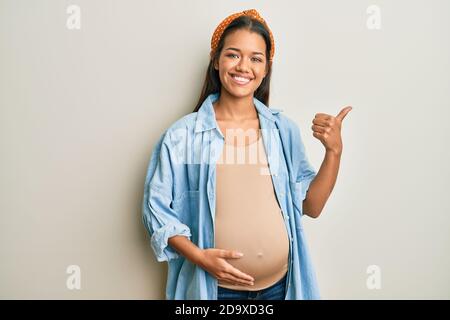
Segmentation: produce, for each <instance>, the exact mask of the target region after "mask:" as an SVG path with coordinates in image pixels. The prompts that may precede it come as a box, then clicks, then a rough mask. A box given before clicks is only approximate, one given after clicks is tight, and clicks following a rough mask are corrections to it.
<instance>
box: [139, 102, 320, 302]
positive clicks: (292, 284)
mask: <svg viewBox="0 0 450 320" xmlns="http://www.w3.org/2000/svg"><path fill="white" fill-rule="evenodd" d="M218 98H219V93H213V94H210V95H209V96H208V97H207V98H206V99H205V101H204V102H203V104H202V105H201V107H200V109H199V110H198V112H192V113H190V114H188V115H185V116H183V117H182V118H181V119H179V120H177V121H176V122H174V123H173V124H172V125H171V126H170V127H169V128H168V129H167V130H166V131H165V132H164V133H163V134H162V136H161V138H160V139H159V141H158V142H157V143H156V145H155V147H154V149H153V151H152V154H151V158H150V163H149V166H148V170H147V175H146V179H145V186H144V197H143V198H144V199H143V203H142V220H143V222H144V225H145V228H146V229H147V231H148V233H149V235H150V237H151V241H150V243H151V247H152V249H153V251H154V254H155V256H156V259H157V260H158V261H167V262H168V275H167V283H166V299H169V300H173V299H176V300H186V299H190V300H200V299H202V300H217V279H216V278H215V277H213V276H212V275H211V274H210V273H208V272H207V271H205V270H204V269H202V268H201V267H199V266H197V265H196V264H194V263H192V262H190V261H189V260H188V259H186V258H185V257H183V256H182V255H180V254H178V253H177V252H176V251H175V250H174V249H173V248H172V247H170V246H168V243H167V241H168V239H169V238H170V237H172V236H175V235H182V236H186V237H188V238H189V239H190V240H191V241H192V242H193V243H194V244H196V245H197V246H198V247H200V248H202V249H207V248H214V247H215V244H214V226H215V225H214V220H215V219H214V218H215V206H216V165H215V164H216V162H217V160H218V159H219V157H220V152H222V148H223V144H224V141H225V138H224V135H223V134H222V132H221V131H220V128H219V126H218V125H217V122H216V117H215V112H214V108H213V102H215V101H216V100H217V99H218ZM253 100H254V104H255V107H256V110H257V112H258V118H259V122H260V128H261V133H262V138H263V144H264V147H265V150H266V154H267V162H268V165H269V171H270V173H269V174H270V175H271V178H272V182H273V186H274V190H275V194H276V197H277V199H278V202H279V204H280V206H281V211H282V214H283V218H284V222H285V225H286V230H287V233H288V236H289V239H290V246H289V262H288V273H287V283H286V300H301V299H320V294H319V288H318V284H317V279H316V275H315V271H314V268H313V264H312V262H311V258H310V254H309V250H308V245H307V242H306V238H305V234H304V230H303V226H302V218H303V212H302V203H303V200H304V199H305V197H306V192H307V191H308V188H309V185H310V183H311V181H312V180H313V179H314V177H315V176H316V174H317V172H316V171H315V170H314V168H313V167H312V166H311V164H310V163H309V161H308V158H307V156H306V154H305V148H304V145H303V142H302V139H301V135H300V130H299V127H298V126H297V124H296V123H295V122H294V121H293V120H291V119H290V118H288V117H287V116H285V115H283V114H282V113H281V112H282V110H279V109H273V108H268V107H267V106H266V105H265V104H263V103H262V102H261V101H259V100H258V99H256V98H253ZM221 249H228V248H221Z"/></svg>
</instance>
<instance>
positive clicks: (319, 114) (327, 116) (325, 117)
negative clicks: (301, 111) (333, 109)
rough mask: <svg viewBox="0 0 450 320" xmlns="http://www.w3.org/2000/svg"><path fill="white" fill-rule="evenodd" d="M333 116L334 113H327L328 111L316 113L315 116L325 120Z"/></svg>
mask: <svg viewBox="0 0 450 320" xmlns="http://www.w3.org/2000/svg"><path fill="white" fill-rule="evenodd" d="M331 117H332V115H329V114H326V113H316V115H315V116H314V118H316V119H324V120H328V119H330V118H331Z"/></svg>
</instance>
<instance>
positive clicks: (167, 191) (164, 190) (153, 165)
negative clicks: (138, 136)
mask: <svg viewBox="0 0 450 320" xmlns="http://www.w3.org/2000/svg"><path fill="white" fill-rule="evenodd" d="M170 145H171V144H170V135H169V133H168V132H167V131H166V132H164V134H163V135H162V136H161V138H160V139H159V141H158V142H157V144H156V146H155V147H154V149H153V151H152V155H151V159H150V163H149V166H148V169H147V175H146V179H145V186H144V197H143V203H142V221H143V223H144V226H145V228H146V230H147V231H148V233H149V235H150V237H151V241H150V242H151V247H152V249H153V251H154V253H155V256H156V259H157V260H158V261H159V262H162V261H170V260H171V259H176V258H179V257H180V256H179V254H178V253H177V252H176V251H175V250H174V249H173V248H172V247H170V246H169V245H168V239H169V238H170V237H173V236H176V235H181V236H185V237H187V238H188V239H190V238H191V231H190V229H189V227H188V226H187V225H185V224H183V223H181V222H180V219H179V213H178V212H176V211H174V210H173V209H172V208H171V203H172V200H173V196H172V195H173V193H172V190H173V181H174V177H173V174H174V172H173V166H172V163H171V157H170Z"/></svg>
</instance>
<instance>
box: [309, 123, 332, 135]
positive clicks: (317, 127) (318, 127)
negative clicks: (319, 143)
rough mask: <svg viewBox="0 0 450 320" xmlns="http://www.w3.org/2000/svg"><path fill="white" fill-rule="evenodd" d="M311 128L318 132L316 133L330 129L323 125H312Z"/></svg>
mask: <svg viewBox="0 0 450 320" xmlns="http://www.w3.org/2000/svg"><path fill="white" fill-rule="evenodd" d="M311 129H312V130H313V131H314V132H318V133H325V132H329V131H330V130H331V128H330V127H324V126H316V125H312V126H311Z"/></svg>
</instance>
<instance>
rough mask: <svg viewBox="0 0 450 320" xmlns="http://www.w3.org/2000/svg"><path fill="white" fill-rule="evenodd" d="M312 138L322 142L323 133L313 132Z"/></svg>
mask: <svg viewBox="0 0 450 320" xmlns="http://www.w3.org/2000/svg"><path fill="white" fill-rule="evenodd" d="M313 136H314V137H316V138H317V139H319V140H322V139H323V138H324V136H323V133H318V132H313Z"/></svg>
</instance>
